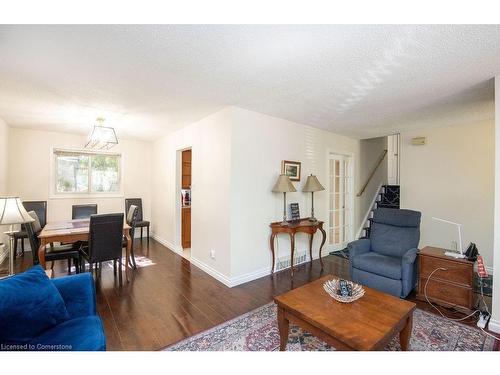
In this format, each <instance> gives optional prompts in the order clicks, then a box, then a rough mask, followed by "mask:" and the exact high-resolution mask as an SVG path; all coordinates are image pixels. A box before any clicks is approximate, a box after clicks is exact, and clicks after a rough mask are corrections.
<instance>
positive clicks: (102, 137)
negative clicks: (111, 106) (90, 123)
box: [85, 117, 118, 150]
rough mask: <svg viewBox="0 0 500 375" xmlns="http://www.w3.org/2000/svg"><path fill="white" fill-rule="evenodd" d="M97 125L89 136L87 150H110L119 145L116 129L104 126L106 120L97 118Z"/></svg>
mask: <svg viewBox="0 0 500 375" xmlns="http://www.w3.org/2000/svg"><path fill="white" fill-rule="evenodd" d="M96 121H97V124H96V125H94V128H93V129H92V132H91V133H90V134H89V137H88V139H87V144H86V145H85V148H90V149H95V150H109V149H110V148H111V147H113V146H116V145H117V144H118V138H116V133H115V129H113V128H112V127H110V126H103V123H104V118H102V117H99V118H97V120H96Z"/></svg>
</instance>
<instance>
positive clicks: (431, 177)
mask: <svg viewBox="0 0 500 375" xmlns="http://www.w3.org/2000/svg"><path fill="white" fill-rule="evenodd" d="M494 132H495V129H494V123H493V121H485V122H481V123H474V124H466V125H455V126H448V127H441V128H428V129H420V130H416V131H411V132H404V133H402V134H401V137H402V138H401V207H402V208H410V209H415V210H418V211H421V212H422V224H421V237H420V247H424V246H426V245H433V246H437V247H442V248H451V241H458V235H457V229H456V227H454V226H451V225H449V224H445V223H440V222H437V221H435V220H433V219H432V217H433V216H435V217H439V218H443V219H448V220H451V221H455V222H458V223H462V224H463V244H464V249H465V248H466V247H467V245H468V244H469V242H474V243H476V244H477V247H478V249H479V252H480V253H481V255H482V256H483V258H484V260H485V262H486V265H487V266H489V267H492V266H493V202H494V187H495V186H494V173H495V170H494V153H495V151H494V147H495V143H494ZM417 136H418V137H420V136H422V137H426V138H427V144H426V145H424V146H413V145H411V139H412V138H413V137H417Z"/></svg>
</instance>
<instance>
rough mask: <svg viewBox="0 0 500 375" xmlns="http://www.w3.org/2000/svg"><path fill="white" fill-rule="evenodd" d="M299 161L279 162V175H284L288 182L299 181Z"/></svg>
mask: <svg viewBox="0 0 500 375" xmlns="http://www.w3.org/2000/svg"><path fill="white" fill-rule="evenodd" d="M300 170H301V163H300V161H291V160H283V161H282V162H281V173H282V174H286V175H287V176H288V177H289V178H290V181H300Z"/></svg>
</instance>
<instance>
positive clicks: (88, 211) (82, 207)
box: [71, 204, 97, 220]
mask: <svg viewBox="0 0 500 375" xmlns="http://www.w3.org/2000/svg"><path fill="white" fill-rule="evenodd" d="M95 214H97V204H75V205H73V206H72V207H71V218H72V219H73V220H75V219H88V218H90V215H95Z"/></svg>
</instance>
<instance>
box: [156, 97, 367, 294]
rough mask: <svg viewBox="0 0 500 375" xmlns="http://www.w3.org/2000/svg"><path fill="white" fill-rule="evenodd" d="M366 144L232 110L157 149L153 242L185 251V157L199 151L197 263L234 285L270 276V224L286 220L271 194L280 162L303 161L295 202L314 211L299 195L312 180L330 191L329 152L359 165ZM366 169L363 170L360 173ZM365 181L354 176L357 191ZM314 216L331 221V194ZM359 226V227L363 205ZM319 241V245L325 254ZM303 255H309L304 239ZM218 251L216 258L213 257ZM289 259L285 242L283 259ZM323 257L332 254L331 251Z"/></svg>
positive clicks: (319, 197) (195, 165) (318, 202)
mask: <svg viewBox="0 0 500 375" xmlns="http://www.w3.org/2000/svg"><path fill="white" fill-rule="evenodd" d="M359 143H360V142H359V141H358V140H354V139H350V138H347V137H342V136H338V135H335V134H333V133H329V132H326V131H322V130H318V129H315V128H312V127H309V126H304V125H301V124H296V123H293V122H290V121H286V120H282V119H279V118H275V117H271V116H266V115H263V114H259V113H256V112H252V111H247V110H243V109H240V108H236V107H228V108H225V109H223V110H221V111H219V112H217V113H215V114H212V115H210V116H208V117H206V118H204V119H203V120H201V121H199V122H197V123H195V124H192V125H190V126H188V127H186V128H184V129H181V130H179V131H177V132H175V133H173V134H171V135H168V136H166V137H164V138H163V139H161V140H158V141H157V142H155V144H154V151H153V170H154V171H155V173H154V176H153V181H152V187H153V191H152V199H153V212H152V218H153V220H152V222H153V228H154V235H155V238H156V239H157V240H159V241H160V242H162V243H164V244H165V245H166V246H168V247H169V248H171V249H172V250H174V251H177V252H179V251H180V207H179V205H180V204H179V203H180V196H179V189H180V186H179V184H178V182H177V181H178V174H179V171H178V160H177V158H178V155H179V151H180V150H182V149H185V148H192V150H193V154H192V155H193V156H192V157H193V161H192V208H191V220H192V224H191V260H192V262H193V263H194V264H195V265H197V266H199V267H201V268H202V269H204V270H205V271H207V272H209V273H210V274H212V275H213V276H215V277H217V278H218V279H219V280H220V281H222V282H224V283H226V284H227V285H236V284H239V283H242V282H245V281H248V280H251V279H254V278H257V277H260V276H262V275H265V274H269V273H270V268H271V258H270V249H269V235H270V229H269V223H271V222H272V221H277V220H281V217H282V207H283V201H282V195H280V194H274V193H272V192H271V189H272V187H273V184H274V182H275V181H276V178H277V176H278V174H279V173H280V168H281V161H282V160H284V159H286V160H297V161H301V162H302V179H301V182H300V183H298V184H297V183H296V186H297V188H298V190H299V192H297V193H291V194H288V198H289V199H288V202H289V203H290V202H298V203H299V204H300V209H301V213H302V216H308V215H309V212H310V194H304V193H301V192H300V190H301V188H302V186H303V184H304V183H305V180H306V177H307V175H308V174H310V173H314V174H316V175H317V176H318V178H319V180H320V181H321V182H322V183H323V184H324V185H325V187H327V186H328V184H327V157H328V152H329V151H331V152H336V153H341V154H350V155H352V156H353V157H354V162H355V163H356V166H357V163H358V161H357V159H358V156H359ZM356 169H359V168H356ZM358 180H359V179H358V176H355V184H356V188H358ZM315 198H316V199H315V212H316V216H317V217H318V218H319V219H322V220H325V221H326V219H327V217H326V216H327V192H326V191H325V192H320V193H316V194H315ZM354 216H355V220H354V221H355V226H356V228H357V225H359V212H358V209H357V206H356V210H355V215H354ZM319 238H320V235H318V236H317V237H316V240H315V243H314V248H315V251H314V255H313V256H314V257H317V255H318V246H319ZM297 246H298V249H299V250H303V249H306V248H307V241H306V238H305V236H304V237H303V238H302V239H301V240H300V241H298V244H297ZM211 250H215V252H216V257H215V259H212V258H211V257H210V251H211ZM281 254H289V239H288V238H286V237H285V236H280V240H279V254H278V256H279V255H281ZM323 254H324V255H327V254H328V250H327V249H326V248H325V249H324V252H323Z"/></svg>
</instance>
